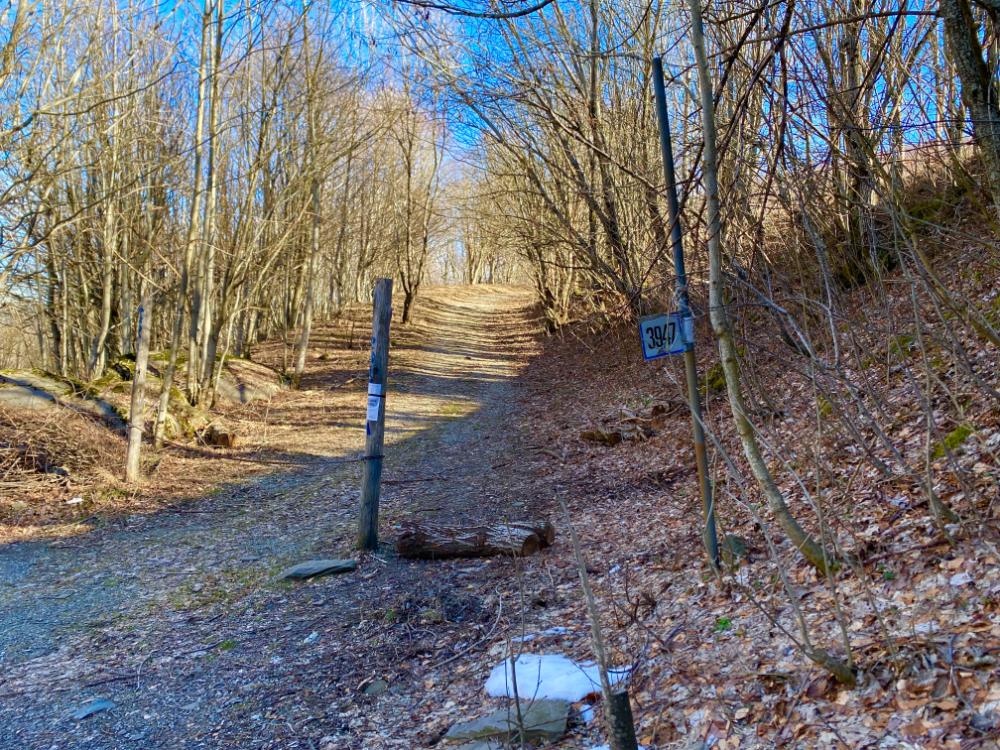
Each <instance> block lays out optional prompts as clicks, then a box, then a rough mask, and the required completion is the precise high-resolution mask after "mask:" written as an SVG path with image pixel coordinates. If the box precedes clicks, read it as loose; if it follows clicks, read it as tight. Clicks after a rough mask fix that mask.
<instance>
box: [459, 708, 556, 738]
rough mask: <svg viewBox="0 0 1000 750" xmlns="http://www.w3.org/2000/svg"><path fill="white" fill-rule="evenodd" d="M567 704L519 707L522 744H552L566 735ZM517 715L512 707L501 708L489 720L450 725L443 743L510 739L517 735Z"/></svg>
mask: <svg viewBox="0 0 1000 750" xmlns="http://www.w3.org/2000/svg"><path fill="white" fill-rule="evenodd" d="M569 706H570V704H569V702H568V701H557V700H537V701H531V702H530V703H529V702H524V703H522V704H521V719H522V720H523V722H524V730H523V734H524V737H523V738H522V739H523V740H525V741H527V742H532V741H542V742H555V741H556V740H558V739H560V738H561V737H562V736H563V735H564V734H566V724H567V722H568V721H569ZM517 718H518V717H517V711H516V710H515V709H514V708H513V707H508V708H501V709H500V710H499V711H494V712H493V713H492V714H490V715H489V716H482V717H480V718H478V719H473V720H472V721H466V722H461V723H459V724H454V725H452V727H451V729H449V730H448V732H447V734H445V739H448V740H452V741H461V740H489V739H492V738H500V739H504V740H506V739H507V738H514V737H516V736H518V735H520V734H521V731H520V729H519V728H518V721H517Z"/></svg>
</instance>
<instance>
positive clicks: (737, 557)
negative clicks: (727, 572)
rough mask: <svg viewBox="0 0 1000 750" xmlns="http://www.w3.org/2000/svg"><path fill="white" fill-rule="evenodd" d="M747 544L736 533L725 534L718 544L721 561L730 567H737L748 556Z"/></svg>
mask: <svg viewBox="0 0 1000 750" xmlns="http://www.w3.org/2000/svg"><path fill="white" fill-rule="evenodd" d="M749 546H750V545H749V544H748V543H747V540H746V539H744V538H743V537H741V536H737V535H736V534H726V536H725V537H724V538H723V539H722V544H720V545H719V552H720V554H721V555H722V561H723V562H724V563H725V564H726V565H728V566H729V567H730V568H733V567H739V565H740V563H742V562H743V561H745V560H746V559H747V557H748V548H749Z"/></svg>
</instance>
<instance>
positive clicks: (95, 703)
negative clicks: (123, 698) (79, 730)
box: [73, 698, 115, 721]
mask: <svg viewBox="0 0 1000 750" xmlns="http://www.w3.org/2000/svg"><path fill="white" fill-rule="evenodd" d="M114 707H115V703H114V702H113V701H109V700H108V699H107V698H98V699H97V700H92V701H90V702H89V703H84V704H83V705H82V706H80V708H78V709H76V711H74V712H73V718H74V719H76V720H77V721H80V720H81V719H86V718H88V717H90V716H93V715H94V714H99V713H101V711H110V710H111V709H112V708H114Z"/></svg>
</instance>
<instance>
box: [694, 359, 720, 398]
mask: <svg viewBox="0 0 1000 750" xmlns="http://www.w3.org/2000/svg"><path fill="white" fill-rule="evenodd" d="M699 389H700V390H701V395H702V396H710V395H712V394H714V393H722V392H723V391H724V390H726V374H725V373H724V372H723V371H722V363H721V362H716V363H715V364H714V365H712V366H711V367H709V368H708V371H707V372H706V373H705V377H704V378H703V379H702V381H701V385H700V386H699Z"/></svg>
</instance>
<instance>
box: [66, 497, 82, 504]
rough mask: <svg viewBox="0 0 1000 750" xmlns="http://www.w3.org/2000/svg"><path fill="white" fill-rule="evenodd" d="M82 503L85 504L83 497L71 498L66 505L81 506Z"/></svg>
mask: <svg viewBox="0 0 1000 750" xmlns="http://www.w3.org/2000/svg"><path fill="white" fill-rule="evenodd" d="M82 502H83V498H82V497H71V498H70V499H69V500H67V501H66V505H79V504H80V503H82Z"/></svg>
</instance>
